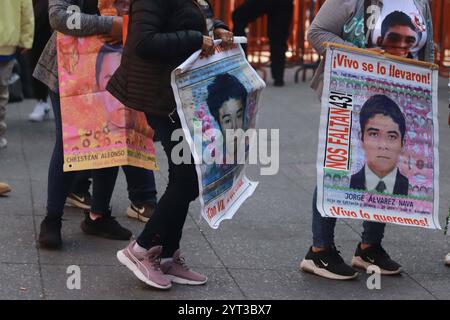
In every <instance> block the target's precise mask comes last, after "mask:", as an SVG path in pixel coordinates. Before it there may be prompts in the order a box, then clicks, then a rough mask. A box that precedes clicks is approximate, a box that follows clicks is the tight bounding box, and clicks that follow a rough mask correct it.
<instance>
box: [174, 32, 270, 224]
mask: <svg viewBox="0 0 450 320" xmlns="http://www.w3.org/2000/svg"><path fill="white" fill-rule="evenodd" d="M240 40H241V41H244V40H245V38H244V39H240ZM237 41H239V39H238V38H235V42H237ZM216 44H217V41H216ZM172 88H173V91H174V95H175V100H176V102H177V112H178V115H179V117H180V119H181V123H182V126H183V131H184V132H181V133H182V134H184V136H185V137H186V144H185V146H187V151H188V152H184V154H187V155H188V157H187V158H186V159H179V161H180V162H181V161H184V162H190V161H191V156H190V154H191V152H192V156H193V161H195V164H196V169H197V175H198V182H199V194H200V202H201V214H202V216H203V217H204V218H205V220H206V221H207V222H208V224H209V226H210V227H212V228H214V229H216V228H218V227H219V224H220V223H221V222H222V221H223V220H226V219H231V218H232V217H233V216H234V214H235V213H236V211H237V210H238V209H239V207H240V206H241V205H242V203H243V202H244V201H245V200H246V199H247V198H248V197H250V196H251V195H252V194H253V192H254V190H255V189H256V187H257V185H258V183H257V182H252V181H250V180H249V179H248V178H247V177H246V175H245V163H246V160H247V159H248V157H249V153H250V144H251V143H250V142H251V140H252V139H253V138H255V132H254V131H252V129H255V126H256V117H257V114H258V104H259V100H260V94H261V92H262V90H263V89H264V88H265V83H264V81H263V80H262V79H261V77H260V76H259V75H258V74H257V72H256V71H255V70H254V69H253V68H252V67H251V65H250V64H249V63H248V61H247V59H246V57H245V54H244V52H243V50H242V48H241V46H240V45H238V44H235V45H234V48H232V49H230V50H226V51H224V50H222V47H220V46H216V52H215V54H214V55H212V56H211V57H207V58H202V57H200V51H198V52H196V53H194V54H193V55H192V56H191V57H190V58H189V59H188V60H186V62H185V63H183V64H182V65H180V66H179V67H178V68H176V69H175V70H174V71H173V72H172ZM189 150H190V152H189ZM174 156H175V155H174V154H172V158H173V159H172V160H173V161H175V162H176V161H177V160H176V159H174Z"/></svg>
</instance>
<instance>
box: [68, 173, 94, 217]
mask: <svg viewBox="0 0 450 320" xmlns="http://www.w3.org/2000/svg"><path fill="white" fill-rule="evenodd" d="M91 178H92V172H91V170H84V171H80V172H79V173H78V174H77V176H76V177H75V181H74V182H73V185H72V188H71V189H70V193H69V194H68V196H67V199H66V206H68V207H76V208H79V209H83V210H89V209H90V208H91V204H92V197H91V193H90V192H89V188H90V187H91Z"/></svg>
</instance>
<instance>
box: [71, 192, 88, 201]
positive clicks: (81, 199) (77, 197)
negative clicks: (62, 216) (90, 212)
mask: <svg viewBox="0 0 450 320" xmlns="http://www.w3.org/2000/svg"><path fill="white" fill-rule="evenodd" d="M72 197H74V198H75V199H76V200H78V201H80V202H84V200H85V198H84V197H79V196H77V195H76V194H74V193H72Z"/></svg>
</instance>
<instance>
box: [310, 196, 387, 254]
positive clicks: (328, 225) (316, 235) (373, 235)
mask: <svg viewBox="0 0 450 320" xmlns="http://www.w3.org/2000/svg"><path fill="white" fill-rule="evenodd" d="M312 210H313V219H312V233H313V246H314V247H316V248H329V247H331V246H334V228H335V226H336V218H324V217H322V216H321V215H320V213H319V210H317V187H316V189H315V190H314V197H313V203H312ZM385 227H386V224H385V223H378V222H370V221H364V222H363V229H364V230H363V233H362V236H361V238H362V242H363V243H366V244H371V245H373V244H381V241H382V240H383V237H384V229H385Z"/></svg>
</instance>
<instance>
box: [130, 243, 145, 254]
mask: <svg viewBox="0 0 450 320" xmlns="http://www.w3.org/2000/svg"><path fill="white" fill-rule="evenodd" d="M133 250H134V251H136V252H137V253H146V252H147V251H148V250H147V249H145V248H143V247H141V246H140V245H138V243H137V242H136V243H135V244H134V246H133Z"/></svg>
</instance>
